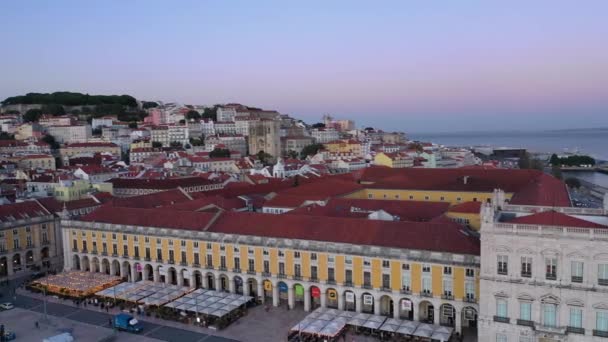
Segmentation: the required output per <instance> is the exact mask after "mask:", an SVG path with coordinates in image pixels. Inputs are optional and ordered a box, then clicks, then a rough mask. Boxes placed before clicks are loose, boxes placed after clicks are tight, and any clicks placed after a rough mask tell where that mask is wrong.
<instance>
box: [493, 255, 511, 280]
mask: <svg viewBox="0 0 608 342" xmlns="http://www.w3.org/2000/svg"><path fill="white" fill-rule="evenodd" d="M496 263H497V267H498V274H502V275H507V274H509V256H508V255H497V256H496Z"/></svg>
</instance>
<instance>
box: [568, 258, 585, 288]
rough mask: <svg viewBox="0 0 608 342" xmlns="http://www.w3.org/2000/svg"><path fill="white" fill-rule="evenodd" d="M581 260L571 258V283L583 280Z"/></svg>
mask: <svg viewBox="0 0 608 342" xmlns="http://www.w3.org/2000/svg"><path fill="white" fill-rule="evenodd" d="M583 269H584V266H583V262H582V261H578V260H573V261H572V262H571V263H570V273H571V280H572V282H573V283H582V282H583Z"/></svg>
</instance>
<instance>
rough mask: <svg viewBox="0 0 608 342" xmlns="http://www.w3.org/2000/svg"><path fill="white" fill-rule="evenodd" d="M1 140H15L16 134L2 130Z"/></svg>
mask: <svg viewBox="0 0 608 342" xmlns="http://www.w3.org/2000/svg"><path fill="white" fill-rule="evenodd" d="M0 140H15V136H14V135H12V134H8V133H7V132H0Z"/></svg>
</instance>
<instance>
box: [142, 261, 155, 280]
mask: <svg viewBox="0 0 608 342" xmlns="http://www.w3.org/2000/svg"><path fill="white" fill-rule="evenodd" d="M144 274H145V275H146V277H145V278H146V279H145V280H149V281H154V267H152V265H150V264H146V265H145V266H144Z"/></svg>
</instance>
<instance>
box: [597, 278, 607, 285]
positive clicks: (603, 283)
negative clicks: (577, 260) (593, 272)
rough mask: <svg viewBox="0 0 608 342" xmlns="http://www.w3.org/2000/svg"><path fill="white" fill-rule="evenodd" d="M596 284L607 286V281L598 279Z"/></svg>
mask: <svg viewBox="0 0 608 342" xmlns="http://www.w3.org/2000/svg"><path fill="white" fill-rule="evenodd" d="M597 284H598V285H601V286H608V279H598V280H597Z"/></svg>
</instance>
